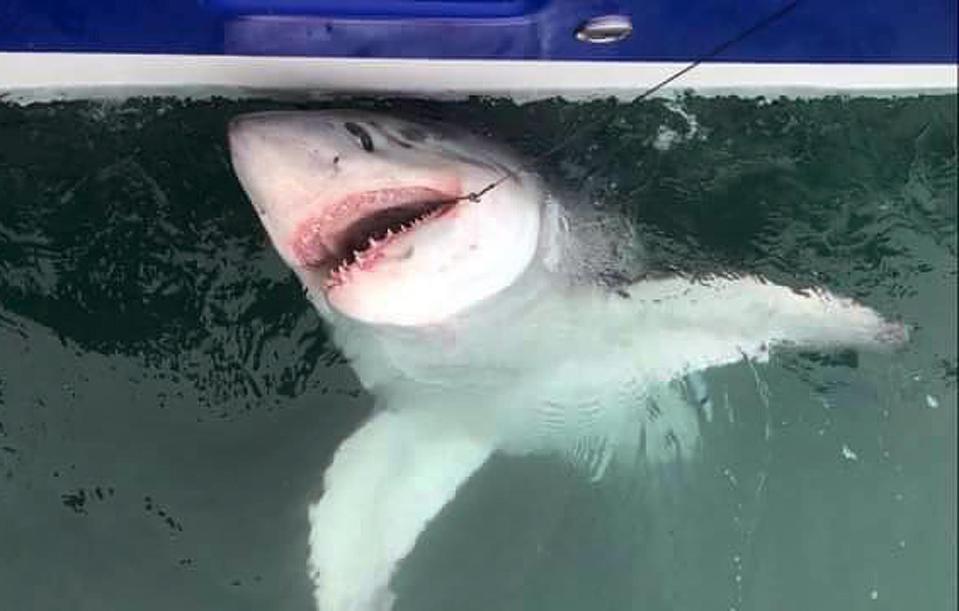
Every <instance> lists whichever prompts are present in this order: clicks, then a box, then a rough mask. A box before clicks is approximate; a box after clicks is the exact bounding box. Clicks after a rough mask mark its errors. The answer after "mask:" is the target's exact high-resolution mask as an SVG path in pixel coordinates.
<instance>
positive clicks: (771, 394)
mask: <svg viewBox="0 0 959 611" xmlns="http://www.w3.org/2000/svg"><path fill="white" fill-rule="evenodd" d="M357 104H358V105H361V106H366V107H385V108H391V109H399V110H403V111H407V112H412V113H415V114H417V115H419V116H424V115H425V116H432V117H444V118H446V119H448V120H452V121H454V122H457V123H460V124H465V125H468V126H471V127H473V128H475V129H478V130H481V131H486V132H491V133H495V134H497V135H498V136H499V137H501V138H503V139H506V140H508V141H510V142H511V143H512V144H513V145H514V146H516V147H517V148H519V149H520V150H522V151H523V152H525V153H527V154H530V155H535V154H536V153H538V152H543V151H545V150H547V149H548V148H549V147H551V146H552V145H554V144H555V143H556V142H557V139H558V138H560V137H561V136H562V134H566V133H569V132H570V131H571V128H573V127H575V126H578V125H582V124H583V122H586V121H593V120H596V119H597V118H601V119H603V120H604V121H605V123H603V125H602V127H601V128H600V129H599V130H597V131H596V132H594V133H593V135H592V137H590V138H583V139H579V140H574V141H571V142H570V144H569V147H568V148H567V149H565V150H564V151H563V154H562V159H554V160H551V161H550V162H549V163H548V164H543V167H542V168H541V171H542V172H543V173H544V175H546V176H547V178H548V179H550V180H551V181H552V182H554V183H555V184H558V185H562V186H563V187H564V188H566V190H567V192H568V193H569V194H575V195H568V196H569V197H581V198H586V199H587V200H588V201H589V202H595V204H596V205H597V206H599V207H601V208H610V209H613V210H625V211H626V212H627V213H628V214H629V215H630V217H631V218H633V219H634V220H635V221H636V222H637V224H638V226H639V237H640V239H641V240H642V241H643V246H644V252H645V253H646V256H647V257H648V259H649V262H648V265H649V267H650V268H651V269H654V270H655V269H680V270H686V271H701V270H727V269H736V270H742V271H754V272H760V273H763V274H765V275H767V276H769V277H770V278H772V279H773V280H775V281H777V282H781V283H784V284H791V285H800V284H811V283H816V284H822V285H825V286H827V287H829V288H830V289H832V290H834V291H836V292H839V293H843V294H848V295H854V296H856V297H858V298H860V299H862V300H863V301H865V302H866V303H867V304H869V305H871V306H872V307H874V308H876V309H877V310H879V311H881V312H883V313H884V314H886V315H889V316H893V317H895V316H898V317H901V318H902V319H904V320H905V321H906V322H907V323H909V324H910V325H913V326H914V328H915V333H914V334H913V338H912V341H911V342H910V344H909V346H908V347H907V348H906V349H905V350H903V351H902V352H901V353H898V354H894V355H882V354H880V355H876V354H865V353H863V354H854V353H839V354H818V353H809V354H807V353H799V354H796V353H793V354H780V355H779V357H778V358H776V359H775V360H774V362H773V363H771V364H770V365H766V366H764V365H756V366H750V365H749V364H743V365H738V366H734V367H727V368H723V369H720V370H715V371H711V372H708V373H707V374H706V376H705V387H706V389H707V392H708V395H709V397H708V398H709V403H710V406H711V410H710V411H711V414H712V416H711V418H709V420H708V421H704V422H703V446H702V449H701V452H700V454H699V457H698V459H697V460H685V461H682V462H677V463H675V464H671V465H667V466H665V467H663V468H661V469H660V468H657V469H656V470H655V471H651V470H645V471H644V470H641V471H639V472H637V473H636V475H635V477H634V478H632V479H631V480H630V481H629V482H628V483H625V484H624V483H619V484H615V485H614V484H611V483H604V482H600V483H598V484H597V483H589V482H588V481H585V480H584V479H583V478H581V477H580V476H579V474H577V473H573V472H571V471H570V469H569V468H568V467H567V466H565V465H563V464H561V463H560V462H558V461H553V460H549V459H547V458H542V457H537V458H528V459H515V458H500V459H497V460H495V461H493V462H492V463H490V464H489V465H487V466H486V467H485V468H484V469H483V470H482V471H481V472H480V473H479V474H478V475H477V477H476V478H475V479H474V480H473V481H472V482H471V483H470V485H469V486H467V487H466V488H464V490H463V492H462V494H461V495H460V496H458V497H457V499H456V500H455V501H454V503H452V504H451V505H450V506H449V507H448V508H447V510H446V511H445V512H444V513H443V514H442V516H441V518H440V519H439V520H438V522H437V523H436V524H435V526H434V527H432V528H431V529H429V530H428V531H427V532H426V533H425V534H424V537H423V538H422V539H421V542H420V545H419V546H418V548H417V550H416V551H415V553H414V554H413V555H412V556H411V557H410V559H409V561H408V562H406V563H405V564H404V566H403V567H402V569H401V571H400V573H399V574H398V575H397V577H396V579H395V580H394V590H395V591H396V592H397V593H398V595H399V600H398V605H397V607H398V608H399V609H417V610H425V609H450V608H457V609H477V610H479V609H484V610H488V609H550V610H558V609H616V610H622V609H644V610H650V611H655V610H667V609H706V608H722V609H726V608H730V609H732V608H735V609H737V610H749V609H753V610H765V609H843V610H844V611H845V610H851V609H901V608H926V609H934V608H946V607H947V606H948V604H949V602H950V601H954V600H955V595H956V585H955V578H954V574H955V569H956V566H955V541H956V539H955V512H956V504H955V481H956V433H955V431H956V421H955V410H956V340H955V337H956V220H957V210H956V197H957V189H956V180H957V174H956V172H957V170H956V166H957V157H956V150H957V144H956V123H955V116H956V98H955V97H940V98H915V99H903V100H865V99H854V100H848V99H827V100H816V101H809V100H807V101H789V102H785V101H756V100H738V99H701V98H695V97H693V98H687V99H684V100H680V101H677V102H675V103H669V104H664V103H662V102H645V103H640V104H632V105H630V104H614V103H611V102H594V103H590V104H569V103H563V102H558V101H549V102H541V103H536V104H532V105H527V106H522V107H520V106H516V105H513V104H511V103H506V102H479V101H473V102H469V103H460V104H442V105H440V104H431V103H423V102H409V101H405V102H370V101H359V102H357ZM277 106H280V105H278V104H266V103H232V102H230V103H227V102H222V101H220V102H209V103H181V102H174V101H170V100H141V101H133V102H129V103H125V104H118V105H102V104H80V103H76V104H49V105H36V106H30V107H26V108H21V107H13V106H0V197H2V199H0V474H2V477H0V543H2V544H0V601H2V602H3V607H4V608H11V609H14V608H17V609H53V608H64V607H70V608H74V609H97V610H106V609H130V608H135V609H154V608H156V609H169V608H171V607H174V606H175V607H176V608H183V609H204V610H206V609H230V610H236V609H263V608H269V609H309V608H310V604H311V603H310V592H309V582H308V579H307V577H306V574H305V569H304V566H305V554H306V547H305V546H306V538H305V532H306V528H307V525H306V515H305V507H306V504H307V502H308V500H310V499H312V498H314V497H315V496H316V495H317V494H318V493H319V486H320V482H319V474H320V473H322V470H323V469H324V468H325V466H326V463H327V462H328V461H329V458H330V456H331V454H332V451H333V449H334V448H335V447H336V445H337V444H338V443H339V441H340V440H342V439H343V438H344V437H345V436H346V435H347V434H348V432H349V431H350V430H352V429H353V428H354V427H355V426H356V425H357V423H358V422H360V421H361V420H362V418H363V417H364V416H365V415H366V413H367V410H368V409H369V404H368V398H367V397H366V396H365V395H364V394H362V393H361V392H360V390H359V387H358V384H357V383H356V381H355V380H354V379H353V377H352V374H351V373H350V372H349V369H348V368H347V367H346V366H345V365H344V364H343V362H342V359H341V358H340V357H339V356H338V355H337V354H336V353H335V352H334V351H333V349H332V348H331V346H330V345H329V344H328V342H327V339H326V336H325V335H324V333H323V330H322V329H321V328H320V326H319V321H318V318H317V317H316V314H315V312H314V311H313V310H312V309H311V308H310V307H309V306H308V304H307V303H306V301H305V300H304V299H303V298H302V294H301V291H300V288H299V286H298V284H297V283H296V281H295V280H294V279H293V278H292V276H291V274H290V273H289V272H288V271H287V270H286V269H285V268H284V267H283V266H282V264H281V263H280V262H279V260H278V259H277V258H276V256H275V255H274V254H273V252H272V250H271V249H270V247H269V245H268V244H267V242H266V239H265V237H264V236H263V234H262V232H261V230H260V228H259V223H258V221H257V219H256V218H255V217H254V214H253V212H252V209H251V208H250V207H249V206H248V205H247V203H246V201H245V199H244V197H243V195H242V193H241V192H240V189H239V187H238V185H237V184H236V181H235V180H234V178H233V176H232V174H231V172H230V169H229V164H228V158H227V152H226V146H225V141H224V126H225V122H226V120H227V119H228V118H229V117H230V116H232V115H233V114H236V113H238V112H242V111H248V110H253V109H258V108H266V107H270V108H274V107H277ZM38 584H42V585H43V587H38Z"/></svg>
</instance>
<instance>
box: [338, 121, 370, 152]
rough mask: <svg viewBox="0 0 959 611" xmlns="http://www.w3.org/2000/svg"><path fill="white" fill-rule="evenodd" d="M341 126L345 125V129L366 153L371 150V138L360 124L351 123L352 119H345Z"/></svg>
mask: <svg viewBox="0 0 959 611" xmlns="http://www.w3.org/2000/svg"><path fill="white" fill-rule="evenodd" d="M343 127H345V128H346V131H348V132H350V134H352V135H353V137H355V138H356V139H357V140H359V141H360V146H362V147H363V150H364V151H366V152H367V153H372V152H373V138H372V136H370V133H369V132H368V131H366V129H365V128H364V127H363V126H362V125H360V124H358V123H353V122H352V121H347V122H346V123H344V124H343Z"/></svg>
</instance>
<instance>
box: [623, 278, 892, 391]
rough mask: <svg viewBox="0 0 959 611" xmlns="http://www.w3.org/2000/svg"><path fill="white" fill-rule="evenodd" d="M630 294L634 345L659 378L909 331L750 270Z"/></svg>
mask: <svg viewBox="0 0 959 611" xmlns="http://www.w3.org/2000/svg"><path fill="white" fill-rule="evenodd" d="M628 295H629V299H628V300H622V303H620V304H618V305H617V307H628V308H629V309H630V310H631V316H633V317H634V320H635V319H636V318H638V320H639V326H640V327H641V328H640V329H639V330H638V332H637V333H636V340H635V344H634V346H633V348H634V352H635V354H636V358H638V359H639V361H640V368H641V371H642V372H643V373H644V375H646V376H648V377H649V378H650V379H652V380H656V381H667V380H670V379H674V378H676V377H678V376H681V375H684V374H686V373H689V372H691V371H696V370H700V369H705V368H707V367H711V366H716V365H723V364H727V363H732V362H735V361H739V360H742V359H743V358H751V359H757V360H766V359H767V358H768V354H769V350H770V349H771V348H774V347H776V346H794V347H807V348H830V347H840V346H849V347H859V348H878V347H882V346H891V345H896V344H900V343H902V342H904V341H905V340H906V339H907V336H908V334H907V331H906V328H905V326H904V325H902V324H901V323H896V322H889V321H886V320H884V319H883V318H882V317H881V316H880V315H879V314H877V313H876V312H875V311H873V310H872V309H870V308H868V307H866V306H864V305H861V304H859V303H857V302H855V301H853V300H852V299H846V298H842V297H838V296H836V295H833V294H831V293H829V292H827V291H824V290H807V291H796V290H793V289H790V288H787V287H783V286H778V285H775V284H771V283H768V282H765V281H763V280H761V279H759V278H755V277H749V276H746V277H739V278H711V279H708V280H704V281H690V280H687V279H684V278H669V279H664V280H655V281H645V282H639V283H636V284H634V285H632V286H631V287H630V288H629V291H628Z"/></svg>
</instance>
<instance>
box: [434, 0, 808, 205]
mask: <svg viewBox="0 0 959 611" xmlns="http://www.w3.org/2000/svg"><path fill="white" fill-rule="evenodd" d="M801 2H802V0H791V1H790V2H788V3H786V4H784V5H783V6H782V7H780V8H778V9H777V10H775V11H773V12H772V13H769V14H768V15H766V16H764V17H763V18H762V19H760V20H758V21H756V22H755V23H754V24H752V25H751V26H749V27H748V28H746V29H745V30H743V31H741V32H739V33H738V34H736V35H735V36H733V37H732V38H730V39H728V40H726V41H724V42H722V43H721V44H719V45H717V46H716V47H714V48H712V49H711V50H709V51H708V52H707V53H705V54H704V55H700V56H699V57H697V58H696V59H694V60H693V61H692V62H690V63H689V64H688V65H686V66H684V67H683V68H681V69H679V70H677V71H676V72H673V73H672V74H670V75H669V76H667V77H666V78H664V79H663V80H661V81H659V82H658V83H656V84H655V85H653V86H652V87H650V88H648V89H646V90H645V91H643V92H642V93H641V94H639V96H637V97H636V98H635V99H634V100H633V102H634V103H635V102H639V101H641V100H643V99H645V98H648V97H649V96H651V95H653V94H654V93H656V92H657V91H659V90H660V89H662V88H663V87H665V86H666V85H668V84H670V83H672V82H673V81H675V80H676V79H679V78H681V77H682V76H683V75H685V74H687V73H688V72H690V71H691V70H694V69H695V68H697V67H698V66H699V65H700V64H702V63H703V62H704V61H706V60H709V59H712V58H713V57H716V56H717V55H719V54H720V53H722V52H723V51H725V50H726V49H728V48H730V47H732V46H733V45H735V44H738V43H740V42H742V41H743V40H745V39H746V38H749V37H750V36H752V35H753V34H755V33H756V32H759V31H761V30H763V29H765V28H767V27H769V26H770V25H772V24H773V23H775V22H776V21H778V20H780V19H782V18H783V17H785V16H786V15H787V14H789V13H790V12H792V10H793V9H795V8H796V7H797V6H799V4H800V3H801ZM605 123H606V122H604V121H594V122H587V123H586V124H585V125H583V126H582V127H580V128H578V129H575V130H573V132H572V133H571V134H570V135H569V136H567V137H566V138H564V139H563V140H561V141H560V142H559V143H558V144H556V145H554V146H552V147H550V148H549V149H547V150H546V152H544V153H540V154H539V155H536V156H535V157H533V158H532V159H531V160H530V161H528V162H526V163H524V164H522V165H520V166H519V167H517V168H516V169H515V170H510V171H508V172H507V173H505V174H503V175H502V176H500V177H499V178H497V179H496V180H494V181H492V182H491V183H489V184H487V185H486V186H485V187H483V188H482V189H480V190H479V191H473V192H471V193H467V194H466V195H463V196H461V197H457V198H455V199H452V200H450V202H449V203H456V202H460V201H471V202H478V201H480V199H481V198H482V197H483V196H484V195H486V194H487V193H489V192H490V191H492V190H493V189H495V188H496V187H498V186H500V185H501V184H503V183H504V182H506V181H507V180H509V179H510V178H512V177H514V176H516V175H517V174H518V173H519V172H521V171H522V170H524V169H527V168H529V167H531V166H534V165H536V164H538V163H539V162H540V161H542V160H544V159H546V158H548V157H551V156H552V155H554V154H556V153H558V152H559V151H561V150H563V149H564V148H566V147H567V146H569V144H570V143H572V142H573V141H574V140H576V139H577V138H579V137H580V136H583V135H585V134H588V133H589V132H591V131H593V130H596V129H598V128H599V127H601V126H602V125H604V124H605ZM593 171H595V170H593ZM592 173H593V172H588V173H587V174H586V177H587V178H588V177H589V175H590V174H592Z"/></svg>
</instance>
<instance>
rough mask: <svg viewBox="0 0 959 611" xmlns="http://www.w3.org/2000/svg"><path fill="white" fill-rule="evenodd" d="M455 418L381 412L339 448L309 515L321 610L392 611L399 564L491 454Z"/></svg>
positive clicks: (312, 570)
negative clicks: (392, 587)
mask: <svg viewBox="0 0 959 611" xmlns="http://www.w3.org/2000/svg"><path fill="white" fill-rule="evenodd" d="M453 415H454V414H450V413H449V412H444V411H443V410H427V409H418V408H410V409H404V410H398V411H391V410H384V411H381V412H379V413H378V414H377V415H376V416H374V417H373V418H372V419H371V420H370V421H368V422H367V423H366V424H364V425H363V426H362V427H361V428H360V429H359V430H357V431H356V432H355V433H354V434H353V435H352V436H351V437H349V438H348V439H347V440H346V441H344V442H343V444H342V445H341V446H340V447H339V449H338V450H337V451H336V455H335V456H334V457H333V463H332V464H331V465H330V467H329V468H328V469H327V471H326V474H325V476H324V487H325V491H324V493H323V496H322V497H321V498H320V500H319V501H318V502H316V503H314V504H313V505H311V506H310V511H309V517H310V573H311V576H312V578H313V581H314V584H315V596H316V601H317V605H318V607H319V610H320V611H386V610H388V609H390V608H391V607H392V602H393V594H392V593H391V592H390V590H389V581H390V577H391V576H392V575H393V572H394V571H395V569H396V566H397V564H398V563H399V561H400V560H402V559H403V558H404V557H405V556H406V555H407V554H408V553H409V552H410V550H412V549H413V545H414V543H415V542H416V539H417V537H418V536H419V534H420V532H422V531H423V530H424V529H425V528H426V525H427V523H428V522H429V521H430V520H431V519H432V518H433V517H434V516H436V514H437V513H439V511H440V510H441V509H442V508H443V506H444V505H446V504H447V503H448V502H449V501H450V500H451V499H452V498H453V496H454V495H455V494H456V490H457V488H458V487H459V486H460V485H461V484H462V483H463V482H464V481H466V479H467V478H468V477H469V476H470V475H471V474H472V473H473V472H474V471H476V470H477V469H478V468H479V467H480V466H481V465H482V464H483V463H484V462H485V461H486V459H487V457H488V456H489V455H490V453H491V452H492V449H493V448H492V444H491V443H490V442H489V441H488V440H484V439H481V438H479V437H477V436H475V433H473V432H471V431H470V430H468V429H467V428H466V427H464V426H463V425H462V423H461V422H458V421H456V420H455V419H454V418H453V417H452V416H453Z"/></svg>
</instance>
